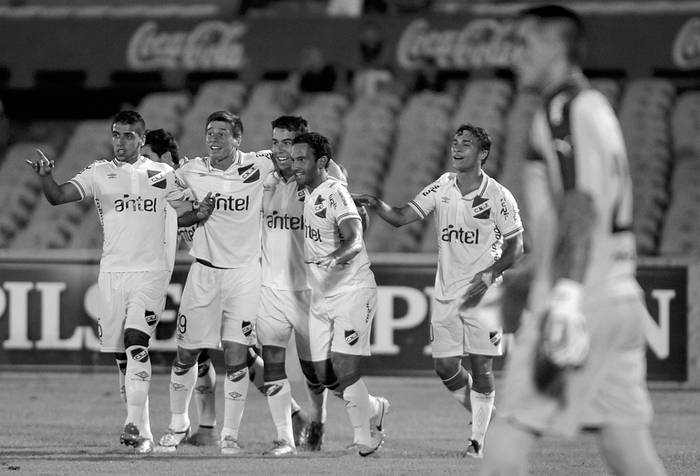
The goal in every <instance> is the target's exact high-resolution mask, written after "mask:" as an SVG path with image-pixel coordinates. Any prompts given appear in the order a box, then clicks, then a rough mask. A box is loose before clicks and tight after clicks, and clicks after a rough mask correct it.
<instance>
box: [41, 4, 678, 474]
mask: <svg viewBox="0 0 700 476" xmlns="http://www.w3.org/2000/svg"><path fill="white" fill-rule="evenodd" d="M517 26H518V27H517V29H516V33H517V37H518V39H519V45H520V50H519V51H518V56H517V57H516V60H515V64H514V69H515V72H516V75H517V77H518V80H519V82H520V84H521V85H522V86H523V87H527V88H532V89H534V90H537V91H539V92H540V93H541V95H542V98H543V103H542V107H541V108H540V110H539V111H538V112H537V114H536V115H535V118H534V122H533V127H532V133H531V141H530V142H531V143H530V146H531V150H530V151H529V153H528V155H527V157H526V159H527V160H526V161H525V162H526V165H525V167H524V173H523V177H522V179H523V185H524V196H525V199H526V205H527V206H526V209H527V210H528V212H529V213H528V215H527V218H528V219H527V220H526V225H527V230H526V229H525V227H524V226H523V221H522V220H521V217H520V210H519V206H518V204H517V203H516V200H515V198H514V197H513V195H512V194H511V192H510V191H509V190H508V189H507V188H505V187H504V186H503V185H501V184H500V183H498V182H497V181H496V180H494V179H493V178H491V177H489V176H488V175H487V174H486V173H485V172H484V171H483V170H482V165H483V163H484V162H485V161H486V160H487V159H488V157H489V153H490V150H491V138H490V137H489V135H488V133H487V132H486V131H485V130H484V129H483V128H481V127H478V126H475V125H471V124H463V125H461V126H459V127H458V128H457V130H456V132H455V133H454V135H453V137H452V144H451V149H450V158H451V166H452V169H453V170H452V171H450V172H447V173H445V174H443V175H442V176H440V177H439V178H438V179H437V180H435V181H434V182H433V183H430V184H426V186H425V187H424V188H423V189H422V190H420V191H418V192H417V194H416V196H415V198H414V199H413V200H411V201H409V202H408V203H406V204H404V205H403V206H398V207H396V206H392V205H389V204H387V203H385V202H384V201H382V200H381V199H380V198H377V197H374V196H371V195H363V194H351V193H350V192H349V191H348V188H347V177H346V175H345V172H344V170H343V168H342V167H341V166H340V165H339V164H337V163H336V162H335V161H334V160H333V153H332V150H331V147H330V144H329V141H328V139H326V138H325V137H324V136H322V135H320V134H318V133H315V132H309V131H308V124H307V122H306V121H305V120H304V119H303V118H301V117H296V116H281V117H279V118H277V119H275V120H274V121H272V123H271V126H272V128H271V150H269V151H262V152H247V153H246V152H241V150H240V146H241V141H242V137H243V124H242V122H241V120H240V118H239V117H238V116H236V115H234V114H232V113H231V112H228V111H217V112H214V113H212V114H211V115H210V116H209V117H208V118H207V121H206V124H205V144H206V154H205V155H204V156H203V157H197V158H193V159H192V160H188V161H185V160H184V158H181V157H179V154H178V151H177V146H176V144H175V142H174V140H173V139H172V137H171V136H169V135H168V134H167V133H165V132H163V131H162V130H158V131H150V132H148V133H147V132H146V124H145V123H144V121H143V119H142V118H141V116H140V115H139V114H138V113H136V112H134V111H122V112H120V113H119V114H117V115H116V116H115V118H114V120H113V122H112V127H111V134H112V143H113V149H114V158H113V159H112V160H100V161H96V162H94V163H93V164H91V165H90V166H88V167H87V168H86V169H85V170H83V171H82V172H80V173H78V174H77V175H76V176H75V177H74V178H73V179H71V180H69V181H68V182H66V183H64V184H61V185H59V184H57V183H56V182H55V181H54V179H53V176H52V170H53V168H54V162H53V161H51V160H49V159H48V158H47V157H46V156H44V154H43V153H41V151H38V159H35V160H33V161H31V160H28V161H27V162H28V164H29V165H30V166H31V167H32V168H33V170H34V171H35V172H36V173H37V174H38V175H39V177H40V179H41V184H42V189H43V191H44V194H45V196H46V197H47V199H48V200H49V202H50V203H52V204H54V205H56V204H61V203H67V202H72V201H77V200H82V199H85V198H92V199H93V200H94V201H95V205H96V208H97V211H98V215H99V218H100V222H101V224H102V227H103V231H104V244H103V252H102V259H101V262H100V273H99V279H98V285H99V292H100V307H99V319H98V335H99V338H100V343H101V350H102V351H103V352H110V353H114V355H115V358H116V362H117V365H118V368H119V379H120V380H119V381H120V387H121V389H122V397H123V400H124V402H125V404H126V410H127V416H126V419H125V422H124V429H123V432H122V434H121V436H120V441H121V442H122V443H123V444H126V445H128V446H133V447H134V448H135V451H136V452H137V453H142V454H146V453H151V452H153V451H163V452H174V451H177V448H178V446H179V445H181V444H195V445H200V444H214V443H218V445H219V447H220V450H221V453H222V454H224V455H245V454H246V453H245V451H244V450H243V449H242V447H241V445H240V444H239V430H240V424H241V419H242V416H243V412H244V408H245V402H246V398H247V394H248V390H249V386H250V383H251V381H253V382H254V385H255V386H256V387H257V388H258V389H259V390H260V391H261V392H263V393H264V395H265V396H266V398H267V402H268V405H269V409H270V414H271V416H272V420H273V422H274V424H275V427H276V430H277V435H276V437H275V439H274V443H273V446H272V447H271V448H270V449H269V450H267V451H266V452H265V454H268V455H273V456H291V455H295V454H297V451H298V447H301V448H303V449H306V450H309V451H318V450H321V449H322V444H323V436H324V424H325V422H326V417H327V415H326V398H327V394H328V393H329V391H330V392H332V393H333V395H335V396H336V397H338V398H340V399H342V400H343V401H344V405H345V408H346V411H347V415H348V418H349V421H350V423H351V425H352V427H353V440H352V443H351V444H350V445H349V446H348V448H349V449H351V450H352V451H355V452H357V453H359V455H360V456H368V455H371V454H375V453H377V452H378V450H379V449H380V448H381V447H382V445H383V444H384V440H385V430H384V423H385V417H386V415H387V414H388V413H389V410H390V403H389V401H388V400H387V399H386V398H384V397H381V396H375V395H372V394H371V393H370V392H369V390H368V388H367V386H366V385H365V382H364V381H363V379H362V376H361V372H360V362H361V360H362V358H363V357H366V356H369V355H370V334H371V329H372V322H373V318H374V315H375V312H376V307H377V285H376V283H375V280H374V275H373V273H372V270H371V269H370V260H369V257H368V254H367V251H366V248H365V244H364V241H363V229H364V228H365V226H366V223H365V217H366V216H365V215H364V207H367V208H370V209H373V210H374V212H375V213H376V215H378V216H379V217H380V218H381V219H383V220H385V221H387V222H388V223H390V224H392V225H394V226H397V227H398V226H402V225H405V224H408V223H411V222H414V221H416V220H422V219H425V218H426V217H427V216H428V215H429V214H431V213H433V214H434V217H435V222H436V239H437V240H438V244H439V246H438V249H439V254H438V262H437V273H436V277H435V292H434V295H433V297H432V305H431V316H430V331H431V332H430V344H431V348H432V356H433V360H434V365H435V371H436V373H437V375H438V376H439V377H440V378H441V380H442V382H443V384H444V386H445V387H446V389H447V390H448V392H449V393H450V394H451V395H452V396H453V397H454V398H455V399H456V400H457V401H458V402H459V403H460V404H461V405H462V406H463V407H464V409H465V425H464V426H465V428H468V427H471V428H470V429H471V434H470V436H469V437H465V440H466V446H465V449H464V452H463V453H464V455H466V456H470V457H474V458H483V457H484V455H486V458H485V461H484V465H483V467H482V470H483V473H484V474H486V475H494V476H495V475H503V474H513V475H517V474H525V473H526V471H527V458H528V455H529V453H530V451H531V450H532V448H533V446H534V444H535V441H536V437H538V436H540V435H542V434H545V433H552V432H553V433H556V434H561V435H566V436H571V435H574V434H576V433H577V432H578V431H580V430H582V429H584V428H586V429H591V430H595V431H596V432H597V433H598V435H599V443H600V447H601V450H602V453H603V456H604V458H605V460H606V463H607V464H608V466H609V467H610V468H611V469H612V470H613V471H614V472H616V473H617V474H624V475H636V474H656V475H663V474H665V471H664V468H663V466H662V464H661V462H660V460H659V458H658V456H657V454H656V450H655V449H654V445H653V442H652V440H651V436H650V431H649V425H650V421H651V414H652V410H651V403H650V399H649V395H648V391H647V389H646V384H645V367H644V365H645V364H644V363H645V360H644V339H643V333H642V329H643V322H644V319H645V316H646V313H647V311H646V309H645V307H644V303H643V301H642V298H641V291H640V288H639V285H638V284H637V283H636V281H635V276H634V273H635V266H636V256H635V242H634V236H633V234H632V232H631V226H630V225H631V224H630V221H631V216H632V191H631V182H630V176H629V171H628V170H627V168H628V165H627V158H626V151H625V145H624V141H623V139H622V134H621V131H620V127H619V123H618V120H617V118H616V117H615V114H614V111H613V110H612V108H611V107H610V105H609V104H608V103H607V101H606V100H605V99H604V97H603V96H602V94H600V93H598V92H596V91H594V90H593V89H591V87H590V85H589V84H588V82H587V81H586V79H585V77H584V76H583V74H582V72H581V69H580V67H579V66H578V61H579V59H580V58H579V55H580V51H579V50H580V42H581V41H582V38H583V25H582V23H581V20H580V18H579V17H578V16H577V15H576V14H575V13H573V12H572V11H570V10H568V9H566V8H562V7H558V6H542V7H534V8H531V9H528V10H526V11H524V12H522V13H521V15H520V18H519V21H518V24H517ZM149 157H150V158H149ZM178 230H179V231H178ZM525 233H527V237H528V238H529V240H525V239H524V238H523V237H524V234H525ZM178 236H179V237H180V238H179V240H181V241H183V242H185V243H187V245H188V247H189V248H190V255H191V256H192V257H193V259H194V261H193V262H192V265H191V267H190V270H189V274H188V276H187V281H186V283H185V287H184V290H183V294H182V298H181V302H180V308H179V311H178V319H177V331H176V332H177V336H176V341H177V355H176V357H175V360H174V362H173V365H172V370H171V377H170V388H169V390H170V411H171V419H170V422H169V425H168V428H167V431H165V433H164V434H163V435H162V436H161V437H160V438H159V439H158V440H157V443H158V444H157V445H156V440H155V439H154V438H153V434H152V431H151V427H150V418H149V411H148V392H149V386H150V380H151V362H150V358H149V351H148V345H149V339H150V338H151V337H152V336H153V333H154V331H155V328H156V325H157V324H158V320H159V317H160V314H161V313H162V311H163V309H164V306H165V294H166V288H167V286H168V282H169V280H170V276H171V273H172V270H173V266H174V256H175V249H176V246H177V243H178ZM526 247H527V248H528V249H529V253H528V255H529V256H528V258H529V259H528V260H527V261H528V262H529V263H530V264H531V285H530V291H529V296H528V303H527V306H526V309H525V310H524V311H523V312H522V323H521V326H520V329H519V330H518V333H517V334H516V338H515V341H514V342H515V343H514V345H513V347H512V348H511V349H510V350H509V353H508V361H507V366H506V372H505V378H504V384H503V391H502V392H500V391H499V392H500V393H499V394H500V395H502V398H501V399H500V400H499V409H498V412H497V413H498V415H497V416H496V420H495V421H496V422H497V423H495V424H494V428H492V430H491V431H489V432H488V437H487V430H488V428H489V424H490V422H491V420H492V419H493V417H494V415H496V410H495V407H494V401H495V394H496V392H495V383H494V376H493V370H492V364H493V358H494V357H496V356H499V355H502V351H503V350H502V342H501V340H502V328H501V323H500V321H499V320H497V319H494V318H493V317H491V316H492V315H493V314H492V313H487V312H482V309H483V307H484V306H486V305H489V304H491V303H493V302H494V301H496V300H498V299H499V298H500V296H501V295H502V293H503V288H502V286H501V283H502V282H503V279H508V276H507V273H506V275H505V278H504V273H505V272H506V271H507V270H508V269H509V268H511V267H512V266H513V265H514V264H515V263H516V262H517V261H518V260H519V259H520V257H521V256H522V255H523V254H524V248H526ZM292 333H293V334H294V337H295V341H296V347H297V353H298V356H299V362H300V366H301V369H302V372H303V374H304V377H305V381H306V382H305V383H306V388H307V394H308V397H309V405H310V409H309V410H308V413H307V412H306V411H304V410H302V409H301V407H300V406H299V405H298V403H297V402H295V401H294V399H293V398H292V396H291V391H290V383H289V380H288V378H287V375H286V373H285V361H286V348H287V345H288V343H289V341H290V338H291V336H292ZM254 349H257V351H256V350H254ZM217 350H222V351H223V360H224V365H225V369H226V375H225V378H224V379H223V381H224V389H223V390H224V415H223V422H222V424H221V431H220V433H219V434H217V433H216V430H215V429H216V426H217V422H216V415H215V412H214V395H215V393H214V392H215V390H214V389H215V381H216V375H215V370H214V367H213V365H212V364H211V360H210V358H209V352H211V351H217ZM466 362H468V363H469V365H468V366H467V367H468V369H467V368H466V367H465V366H464V365H463V364H464V363H466ZM193 395H194V398H195V401H196V403H197V405H196V407H197V410H198V412H199V423H200V424H199V428H198V430H197V431H196V432H193V431H192V429H191V424H190V419H189V415H188V408H189V406H190V401H191V399H192V397H193Z"/></svg>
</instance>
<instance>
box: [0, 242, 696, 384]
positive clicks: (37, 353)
mask: <svg viewBox="0 0 700 476" xmlns="http://www.w3.org/2000/svg"><path fill="white" fill-rule="evenodd" d="M378 258H381V256H378ZM419 258H420V259H419ZM434 260H435V258H434V257H432V256H421V257H417V256H416V255H410V256H409V255H406V256H400V255H399V256H398V257H396V256H393V257H392V259H390V260H387V259H377V260H375V261H376V263H375V264H374V265H373V269H374V272H375V275H376V279H377V283H378V285H379V290H378V309H377V314H376V317H375V320H374V327H373V333H372V354H373V357H372V358H371V359H366V363H365V367H366V368H367V370H368V371H369V372H371V373H377V374H401V373H405V372H414V371H424V370H430V369H432V360H431V358H430V347H429V312H430V296H431V293H432V288H433V282H434V276H435V264H434V262H435V261H434ZM411 263H413V264H411ZM421 263H422V264H421ZM187 270H188V263H187V261H180V262H179V264H178V265H177V266H176V269H175V272H174V275H173V279H172V282H171V284H170V287H169V290H168V299H167V304H166V310H165V313H164V315H163V316H162V318H161V321H160V323H159V325H158V328H157V334H156V338H155V339H154V340H152V341H151V348H152V350H153V352H152V358H153V361H154V363H156V364H168V365H169V363H170V362H171V361H172V358H173V356H174V350H175V347H176V343H175V326H176V313H177V307H178V304H179V302H180V296H181V294H182V288H183V285H184V282H185V279H186V277H187ZM97 273H98V266H97V263H96V261H95V259H94V258H93V259H89V260H65V261H57V260H45V261H44V262H41V263H39V262H38V261H37V260H32V261H28V262H23V261H22V260H16V259H15V260H5V261H2V260H0V366H4V367H12V368H14V367H16V366H21V365H23V364H34V365H41V366H44V367H50V366H51V365H56V364H59V365H60V364H63V365H92V364H105V365H113V359H112V357H111V355H110V354H101V353H99V343H98V340H97V334H96V319H97V299H98V292H97ZM638 279H639V281H640V283H641V285H642V287H643V288H644V291H645V295H646V302H647V306H648V308H649V311H650V313H651V315H652V316H653V317H652V318H651V319H650V320H648V322H647V323H646V324H647V326H646V337H647V343H648V352H647V362H648V375H649V378H650V379H653V380H675V381H685V380H686V379H687V375H688V374H687V363H688V347H687V343H688V317H687V316H688V310H689V304H688V292H687V289H688V268H687V267H686V266H682V265H678V266H662V265H653V264H646V265H644V266H640V268H639V272H638ZM491 312H499V310H498V307H494V308H492V309H491ZM509 327H510V328H509ZM513 327H514V326H513V325H510V326H508V325H507V326H506V332H508V331H510V332H512V331H513V330H514V328H513ZM510 339H512V334H511V333H508V334H506V335H505V336H504V340H505V342H506V346H507V345H508V342H509V341H510ZM500 365H501V363H499V366H500Z"/></svg>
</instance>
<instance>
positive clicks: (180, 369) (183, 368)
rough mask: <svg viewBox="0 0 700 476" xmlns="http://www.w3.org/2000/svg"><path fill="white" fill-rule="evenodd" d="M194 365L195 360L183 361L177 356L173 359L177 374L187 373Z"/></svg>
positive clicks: (174, 370) (174, 371) (174, 369)
mask: <svg viewBox="0 0 700 476" xmlns="http://www.w3.org/2000/svg"><path fill="white" fill-rule="evenodd" d="M192 367H194V362H181V361H180V359H178V358H177V357H176V358H175V360H174V361H173V373H174V374H175V375H185V374H186V373H187V372H188V371H189V370H190V369H191V368H192Z"/></svg>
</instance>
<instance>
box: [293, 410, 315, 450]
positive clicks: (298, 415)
mask: <svg viewBox="0 0 700 476" xmlns="http://www.w3.org/2000/svg"><path fill="white" fill-rule="evenodd" d="M310 423H311V421H310V420H309V416H308V415H307V414H306V413H305V412H304V410H297V411H296V412H294V413H292V433H293V434H294V444H295V445H296V446H303V445H304V444H306V438H307V436H308V434H309V425H310Z"/></svg>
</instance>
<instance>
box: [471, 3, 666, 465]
mask: <svg viewBox="0 0 700 476" xmlns="http://www.w3.org/2000/svg"><path fill="white" fill-rule="evenodd" d="M516 33H517V35H518V39H519V42H518V44H519V45H520V46H521V48H520V51H518V52H517V55H516V57H515V62H514V66H515V70H516V73H517V76H518V80H519V83H520V86H521V87H523V88H532V89H535V90H537V91H538V92H539V93H540V94H541V96H542V100H543V102H542V107H541V108H540V109H539V110H538V111H537V112H536V115H535V117H534V119H533V121H534V122H533V124H532V135H531V148H532V150H531V153H530V154H529V156H528V159H530V160H528V161H527V163H526V168H525V171H524V177H523V179H524V185H525V189H524V191H525V195H526V201H525V203H526V211H527V213H526V216H527V217H528V219H529V220H530V221H529V223H528V224H527V226H528V231H529V232H530V234H531V243H532V261H533V265H534V280H533V283H532V286H531V289H530V294H529V297H528V304H527V311H526V312H525V313H524V314H523V316H522V323H521V325H520V329H519V330H518V333H517V335H516V338H515V345H514V347H513V348H511V350H512V352H511V351H510V350H509V355H508V363H507V366H506V377H505V382H504V387H503V395H504V398H503V400H502V402H501V407H500V410H502V412H501V411H500V410H499V416H498V418H497V419H496V422H494V425H493V428H492V431H491V432H490V434H489V441H488V444H487V448H488V450H487V454H486V459H485V461H484V463H485V464H484V467H483V474H485V475H494V476H495V475H521V474H526V473H527V458H528V454H529V453H530V451H531V450H532V448H533V446H534V444H535V442H536V441H537V440H536V437H537V436H539V435H542V434H546V433H553V434H556V435H560V436H561V435H563V436H573V435H575V434H576V433H578V432H579V431H580V430H582V429H590V430H594V431H596V432H597V436H598V443H599V445H600V448H601V452H602V454H603V457H604V459H605V461H606V463H607V465H608V467H609V469H610V470H611V471H612V472H614V473H615V474H620V475H629V476H631V475H640V474H644V475H662V474H665V470H664V468H663V465H662V464H661V461H660V460H659V458H658V456H657V454H656V450H655V448H654V444H653V441H652V439H651V435H650V432H649V424H650V421H651V414H652V409H651V403H650V399H649V395H648V391H647V388H646V381H645V373H646V368H645V342H644V331H643V328H644V322H645V320H646V319H649V317H648V314H647V310H646V308H645V306H644V301H643V294H642V291H641V289H640V287H639V285H638V284H637V282H636V280H635V268H636V257H635V241H634V235H633V233H632V229H631V224H632V223H631V220H632V183H631V180H630V175H629V171H628V164H627V156H626V150H625V144H624V140H623V137H622V132H621V128H620V124H619V122H618V120H617V118H616V117H615V113H614V111H613V109H612V108H611V107H610V105H609V104H608V102H607V100H606V99H605V97H604V96H603V95H602V94H601V93H600V92H598V91H595V90H593V89H591V87H590V85H589V84H588V82H587V80H586V79H585V77H584V76H583V74H582V72H581V69H580V67H579V66H578V64H579V61H580V57H581V46H582V41H583V37H584V31H583V24H582V21H581V19H580V18H579V17H578V16H577V15H576V14H575V13H574V12H572V11H571V10H569V9H567V8H563V7H561V6H556V5H545V6H540V7H533V8H532V9H529V10H526V11H525V12H523V13H522V14H521V16H520V17H519V21H518V22H517V30H516ZM533 377H534V378H533Z"/></svg>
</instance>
